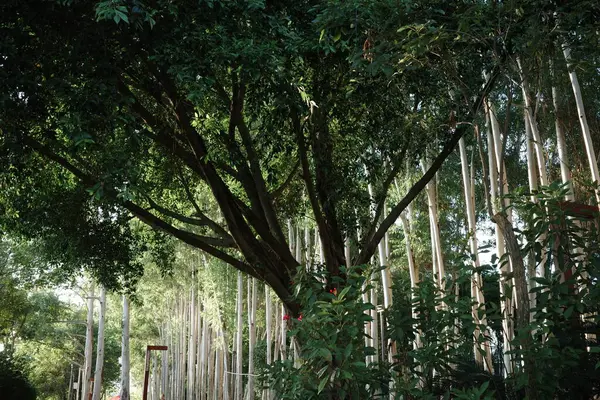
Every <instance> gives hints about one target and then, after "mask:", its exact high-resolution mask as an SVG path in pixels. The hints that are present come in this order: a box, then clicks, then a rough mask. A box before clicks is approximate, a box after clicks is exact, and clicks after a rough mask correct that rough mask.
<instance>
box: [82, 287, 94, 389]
mask: <svg viewBox="0 0 600 400" xmlns="http://www.w3.org/2000/svg"><path fill="white" fill-rule="evenodd" d="M94 286H95V285H94V282H91V288H90V293H89V296H88V299H87V303H88V304H87V307H88V309H87V320H86V323H85V351H84V352H85V354H84V356H85V362H84V368H83V375H82V383H83V387H82V390H81V400H88V399H89V398H90V397H91V390H92V385H91V383H92V357H93V351H94V343H93V342H94Z"/></svg>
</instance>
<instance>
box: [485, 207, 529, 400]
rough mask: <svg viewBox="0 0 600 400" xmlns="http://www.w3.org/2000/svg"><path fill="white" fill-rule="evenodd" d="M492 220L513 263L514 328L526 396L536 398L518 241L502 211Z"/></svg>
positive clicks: (527, 306) (522, 269)
mask: <svg viewBox="0 0 600 400" xmlns="http://www.w3.org/2000/svg"><path fill="white" fill-rule="evenodd" d="M494 222H496V225H497V226H498V228H499V229H500V231H501V232H502V235H503V236H504V240H505V241H506V246H507V250H508V254H509V256H510V258H511V260H512V263H513V270H514V276H515V290H516V291H517V299H519V301H520V304H519V305H518V306H517V317H516V328H517V332H518V337H519V340H520V345H521V350H522V352H523V354H524V356H523V364H524V365H523V367H524V369H525V374H526V376H527V381H528V382H527V385H526V386H525V387H526V389H525V391H526V395H527V398H528V399H530V400H537V399H538V393H537V386H536V379H535V376H536V375H535V371H534V369H535V361H534V360H533V359H532V357H533V354H532V350H531V345H532V337H531V333H530V332H529V330H528V328H527V326H528V324H529V299H528V297H527V281H526V279H525V264H524V262H523V257H522V256H521V249H520V247H519V242H518V241H517V238H516V237H515V233H514V231H513V227H512V224H511V223H510V221H509V220H508V218H507V217H506V215H505V214H504V213H502V212H500V213H497V214H496V215H494Z"/></svg>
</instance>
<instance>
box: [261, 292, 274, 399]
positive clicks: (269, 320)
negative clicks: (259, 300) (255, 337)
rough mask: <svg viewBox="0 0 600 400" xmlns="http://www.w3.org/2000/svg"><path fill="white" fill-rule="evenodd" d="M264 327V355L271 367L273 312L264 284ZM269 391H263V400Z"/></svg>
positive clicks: (267, 396)
mask: <svg viewBox="0 0 600 400" xmlns="http://www.w3.org/2000/svg"><path fill="white" fill-rule="evenodd" d="M265 326H266V331H267V332H266V333H267V338H266V345H267V354H266V363H267V366H269V365H271V362H272V361H273V354H272V344H273V331H272V329H273V311H272V310H271V292H270V290H269V287H268V286H267V285H266V284H265ZM270 396H271V395H270V391H269V389H265V390H264V391H263V400H268V399H270Z"/></svg>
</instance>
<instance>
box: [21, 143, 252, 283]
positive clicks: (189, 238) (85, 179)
mask: <svg viewBox="0 0 600 400" xmlns="http://www.w3.org/2000/svg"><path fill="white" fill-rule="evenodd" d="M26 142H27V144H28V145H29V146H31V147H32V148H33V149H34V150H36V151H37V152H38V153H39V154H41V155H43V156H44V157H46V158H48V159H50V160H52V161H54V162H55V163H57V164H59V165H60V166H61V167H63V168H65V169H66V170H67V171H69V172H71V173H72V174H73V175H75V176H76V177H77V178H78V179H79V180H80V181H81V182H82V183H83V184H85V185H88V186H93V185H95V184H96V179H94V177H92V176H91V175H89V174H87V173H86V172H84V171H82V170H81V169H79V168H77V167H76V166H74V165H73V164H71V163H70V162H69V161H68V160H67V159H65V158H64V157H61V156H60V155H58V154H55V153H53V152H52V151H51V150H50V149H48V148H47V147H45V146H43V145H42V144H41V143H39V142H37V141H35V140H32V139H27V140H26ZM104 192H105V193H106V194H107V195H109V196H111V197H113V198H114V199H115V200H117V197H116V193H115V192H114V191H113V190H110V188H105V191H104ZM121 205H122V206H123V207H125V208H126V209H127V210H129V211H130V212H131V213H132V214H133V215H135V216H136V217H137V218H138V219H139V220H140V221H142V222H144V223H145V224H147V225H149V226H151V227H152V228H154V229H157V230H161V231H163V232H165V233H168V234H170V235H172V236H174V237H176V238H178V239H180V240H181V241H183V242H185V243H187V244H189V245H191V246H193V247H196V248H198V249H200V250H203V251H205V252H206V253H208V254H210V255H212V256H214V257H216V258H219V259H220V260H223V261H225V262H226V263H228V264H230V265H232V266H233V267H235V268H237V269H239V270H240V271H243V272H246V273H248V274H250V275H252V276H254V277H257V278H261V277H260V276H259V275H258V274H256V273H255V271H254V269H253V268H251V267H250V265H248V264H246V263H244V262H242V261H240V260H238V259H236V258H235V257H233V256H231V255H229V254H227V253H225V252H223V251H221V250H219V249H217V248H215V247H214V246H213V245H212V244H210V243H208V242H206V239H207V238H204V237H202V236H199V235H196V234H194V233H191V232H186V231H183V230H181V229H178V228H175V227H174V226H172V225H170V224H169V223H167V222H165V221H163V220H162V219H160V218H158V217H156V216H155V215H153V214H152V213H150V212H149V211H147V210H145V209H143V208H142V207H140V206H138V205H137V204H135V203H133V202H132V201H129V200H128V201H123V202H121ZM208 239H213V240H214V238H208Z"/></svg>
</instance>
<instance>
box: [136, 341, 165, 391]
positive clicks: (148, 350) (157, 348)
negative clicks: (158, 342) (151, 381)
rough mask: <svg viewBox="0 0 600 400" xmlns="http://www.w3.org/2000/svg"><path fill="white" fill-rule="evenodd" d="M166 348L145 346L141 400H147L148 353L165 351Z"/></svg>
mask: <svg viewBox="0 0 600 400" xmlns="http://www.w3.org/2000/svg"><path fill="white" fill-rule="evenodd" d="M168 349H169V347H168V346H147V347H146V365H145V367H144V392H143V393H142V399H143V400H148V378H149V375H150V352H151V351H152V350H159V351H165V350H168Z"/></svg>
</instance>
